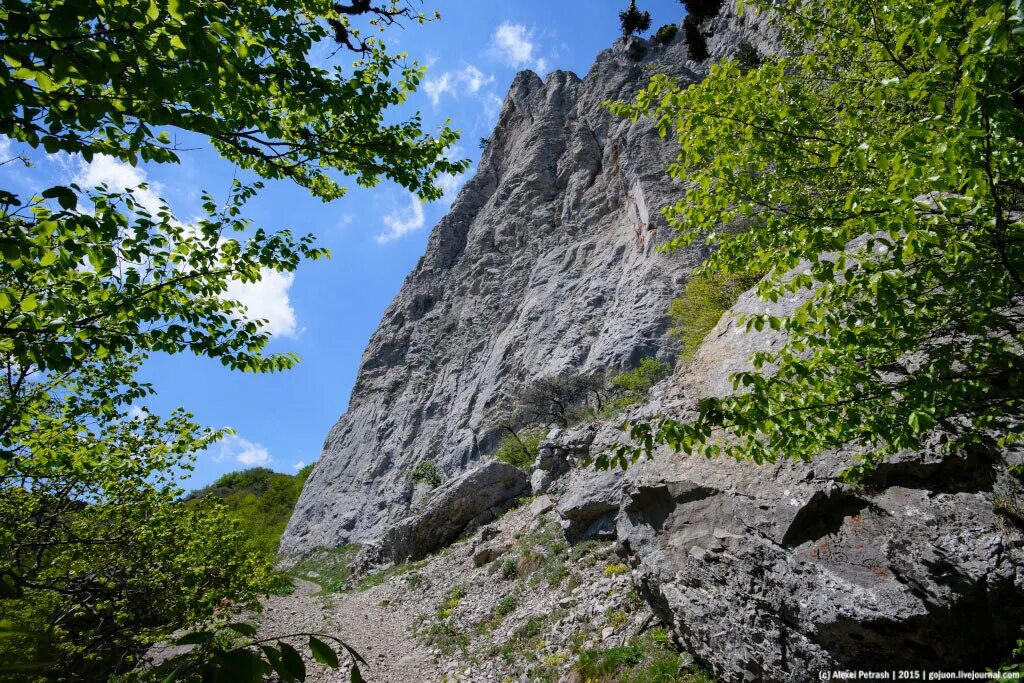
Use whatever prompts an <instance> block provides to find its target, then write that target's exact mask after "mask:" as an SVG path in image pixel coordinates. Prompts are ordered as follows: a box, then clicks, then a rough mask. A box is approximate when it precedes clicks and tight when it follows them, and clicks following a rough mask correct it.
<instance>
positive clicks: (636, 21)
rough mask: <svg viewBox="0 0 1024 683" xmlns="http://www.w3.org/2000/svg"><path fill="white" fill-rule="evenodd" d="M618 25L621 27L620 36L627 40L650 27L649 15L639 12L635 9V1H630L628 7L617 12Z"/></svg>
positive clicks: (648, 13)
mask: <svg viewBox="0 0 1024 683" xmlns="http://www.w3.org/2000/svg"><path fill="white" fill-rule="evenodd" d="M619 23H620V24H621V25H622V35H623V36H625V37H627V38H628V37H629V36H631V35H633V34H634V33H643V32H644V31H646V30H647V29H649V28H650V27H651V13H650V12H641V11H640V10H638V9H637V8H636V0H630V2H629V7H628V8H627V9H625V10H623V11H622V12H619Z"/></svg>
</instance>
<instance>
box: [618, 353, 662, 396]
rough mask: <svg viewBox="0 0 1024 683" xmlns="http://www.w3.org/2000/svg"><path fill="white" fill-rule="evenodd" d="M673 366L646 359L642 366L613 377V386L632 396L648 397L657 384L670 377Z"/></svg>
mask: <svg viewBox="0 0 1024 683" xmlns="http://www.w3.org/2000/svg"><path fill="white" fill-rule="evenodd" d="M671 372H672V366H670V365H669V364H668V363H662V362H661V361H659V360H658V359H656V358H644V359H643V360H642V361H640V365H638V366H637V367H636V368H634V369H632V370H629V371H627V372H622V373H619V374H618V375H615V376H614V377H612V386H613V387H615V388H616V389H619V390H620V391H624V392H627V393H631V394H639V395H646V394H647V392H648V391H650V390H651V387H653V386H654V385H655V384H657V383H658V382H660V381H661V380H663V379H664V378H666V377H668V376H669V374H670V373H671Z"/></svg>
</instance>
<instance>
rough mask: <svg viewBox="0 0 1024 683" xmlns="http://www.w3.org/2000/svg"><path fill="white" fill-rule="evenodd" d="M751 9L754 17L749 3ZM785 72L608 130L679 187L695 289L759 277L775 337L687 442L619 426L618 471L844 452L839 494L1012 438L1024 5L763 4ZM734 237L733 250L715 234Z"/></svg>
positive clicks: (726, 83)
mask: <svg viewBox="0 0 1024 683" xmlns="http://www.w3.org/2000/svg"><path fill="white" fill-rule="evenodd" d="M766 5H767V4H766ZM773 6H774V7H775V8H776V10H777V11H778V12H779V14H780V15H781V19H782V21H783V23H784V25H785V26H786V28H787V31H788V35H789V37H790V39H791V41H792V43H793V44H792V47H793V48H794V53H793V54H795V55H798V56H791V57H783V58H780V59H778V60H773V61H772V62H770V63H766V64H763V65H761V66H760V67H759V68H757V69H752V70H743V69H740V68H739V66H738V65H737V63H736V62H734V61H725V62H722V63H720V64H717V65H715V66H714V67H713V68H712V69H711V73H710V74H709V75H708V77H707V78H706V79H705V80H704V81H703V82H702V83H701V84H699V85H696V86H693V87H690V88H687V89H685V90H683V89H680V88H679V87H678V86H677V85H675V84H674V83H673V82H671V81H670V80H669V79H667V78H664V77H658V78H655V79H654V80H653V81H652V83H651V85H650V87H648V88H647V89H646V90H645V91H643V92H641V93H640V95H639V96H638V99H637V101H636V102H635V103H634V104H630V105H616V106H615V107H614V109H615V110H616V111H618V112H619V113H621V114H624V115H628V116H632V117H634V118H637V117H640V116H645V115H646V116H651V117H653V118H654V120H655V121H656V122H657V125H658V128H659V130H660V132H661V133H662V135H668V134H669V133H670V132H671V133H672V134H673V135H674V136H675V137H676V139H677V140H678V142H679V144H680V147H681V149H680V154H679V157H678V159H677V160H676V162H675V163H674V164H673V165H672V166H671V168H670V172H671V173H672V175H674V176H675V177H677V178H680V179H685V180H686V181H687V183H688V185H689V187H690V189H689V191H688V192H687V194H686V196H685V198H683V199H682V200H680V201H679V202H678V203H676V204H675V205H674V206H672V207H670V208H669V209H668V211H667V216H668V218H669V219H670V220H671V221H672V223H673V224H674V225H675V226H676V227H677V229H678V230H679V235H678V236H677V237H676V238H675V239H674V240H673V241H672V243H671V245H670V246H671V248H679V247H684V246H687V245H689V244H692V243H693V242H694V241H695V240H697V239H706V240H707V241H708V242H709V243H710V244H711V245H712V246H713V247H714V250H713V252H712V255H711V256H710V258H709V259H708V261H707V262H706V263H705V264H704V265H703V266H702V270H701V272H702V273H704V274H712V273H721V274H725V275H735V274H753V273H761V272H764V273H766V274H767V276H766V277H765V279H764V280H762V282H761V284H760V285H759V288H758V292H759V294H760V296H761V297H762V298H763V299H765V300H767V301H778V300H780V299H781V298H782V297H788V296H798V297H799V298H802V300H801V301H799V303H798V304H797V305H796V306H795V310H793V311H792V313H790V314H788V315H771V314H768V313H764V314H752V315H748V316H746V317H745V319H744V323H745V325H746V326H747V327H748V328H752V329H755V330H760V329H763V328H772V329H776V330H780V331H783V332H784V333H785V335H786V343H785V345H784V346H783V347H782V348H781V349H779V350H777V351H765V352H761V353H757V354H755V356H754V357H753V359H752V360H753V363H754V369H753V370H752V371H750V372H741V373H739V374H737V375H736V376H735V377H734V378H733V382H734V386H735V388H736V389H737V391H738V393H737V394H736V395H733V396H729V397H725V398H707V399H705V400H703V401H702V402H701V404H700V407H699V414H698V416H697V418H696V419H695V420H694V421H692V422H686V423H680V422H678V421H676V420H672V419H663V420H661V421H660V422H658V423H656V424H633V425H630V431H631V433H632V435H633V436H634V437H635V439H636V441H634V442H633V443H632V444H629V445H625V446H623V447H622V448H620V449H618V450H616V451H614V452H613V453H611V454H610V457H606V458H605V460H604V462H605V463H607V462H609V461H611V460H614V461H616V462H618V463H620V464H625V463H627V462H628V461H629V459H630V458H631V457H638V456H639V455H641V454H642V453H644V452H647V453H649V452H650V451H651V449H652V448H653V447H654V445H656V444H658V443H664V444H667V445H669V446H670V447H672V448H674V449H676V450H681V451H684V452H686V453H702V454H705V455H708V456H712V455H717V454H727V455H731V456H734V457H740V458H749V459H752V460H754V461H756V462H766V461H776V460H778V459H779V458H783V457H791V458H800V459H808V458H811V457H813V456H814V455H815V454H816V453H819V452H821V451H823V450H827V449H833V448H839V447H842V446H852V447H854V448H856V449H857V450H858V451H859V452H860V456H859V457H858V458H857V460H856V462H855V463H854V466H853V467H852V468H851V469H850V470H849V471H848V473H847V474H848V476H850V477H857V476H861V475H864V474H866V473H867V472H869V471H871V469H872V468H873V467H874V466H875V465H876V464H877V463H878V462H879V461H880V460H881V459H883V458H885V457H886V456H887V455H889V454H892V453H895V452H897V451H900V450H903V449H918V448H920V447H921V446H922V445H923V443H924V441H925V439H926V438H928V437H929V435H930V434H932V433H933V432H934V431H936V430H939V431H941V432H942V433H943V435H944V440H945V443H946V445H947V447H948V448H965V447H969V446H972V445H976V444H979V443H981V444H988V443H990V440H992V439H996V440H1001V441H1002V442H1003V443H1005V442H1006V441H1008V440H1014V439H1016V438H1018V437H1019V435H1020V432H1021V429H1022V426H1021V425H1022V424H1024V423H1022V422H1021V421H1020V420H1019V419H1018V418H1019V416H1020V413H1021V400H1022V393H1024V384H1022V381H1021V378H1022V377H1024V374H1022V373H1021V369H1022V365H1024V358H1022V349H1024V331H1022V324H1024V318H1022V313H1021V296H1022V294H1024V225H1022V222H1021V210H1022V209H1024V203H1022V197H1024V193H1022V190H1024V146H1022V140H1021V134H1022V131H1024V106H1022V104H1024V98H1022V95H1021V88H1022V85H1024V74H1022V71H1021V64H1024V7H1022V3H1021V0H1010V1H1007V2H1002V1H1000V2H991V1H989V0H902V1H901V2H896V3H889V4H886V5H879V4H877V3H870V2H849V3H840V2H834V1H832V0H810V1H807V0H801V1H799V2H798V1H796V0H793V1H792V2H781V3H774V4H773ZM737 217H746V218H748V219H750V221H751V222H750V229H749V230H747V231H746V232H740V233H736V234H730V233H723V232H722V231H720V230H719V226H720V225H722V224H728V223H730V222H731V221H733V220H734V219H736V218H737Z"/></svg>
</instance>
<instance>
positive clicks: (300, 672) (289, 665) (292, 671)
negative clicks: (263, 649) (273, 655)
mask: <svg viewBox="0 0 1024 683" xmlns="http://www.w3.org/2000/svg"><path fill="white" fill-rule="evenodd" d="M277 647H278V649H279V650H280V651H281V664H282V665H283V666H284V668H285V670H286V671H287V672H288V674H289V675H290V676H291V677H292V678H294V679H295V680H297V681H299V683H302V681H305V680H306V663H305V662H304V661H302V655H300V654H299V652H298V650H296V649H295V648H294V647H292V646H291V645H289V644H288V643H284V642H278V644H277Z"/></svg>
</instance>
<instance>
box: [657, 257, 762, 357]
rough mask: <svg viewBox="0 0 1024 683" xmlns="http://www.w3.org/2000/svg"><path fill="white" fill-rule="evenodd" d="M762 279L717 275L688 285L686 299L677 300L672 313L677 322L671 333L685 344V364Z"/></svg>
mask: <svg viewBox="0 0 1024 683" xmlns="http://www.w3.org/2000/svg"><path fill="white" fill-rule="evenodd" d="M759 279H760V277H758V276H756V275H745V276H737V277H733V278H728V277H725V276H722V275H719V274H717V273H716V274H710V275H699V276H697V277H694V278H693V279H691V280H690V281H689V282H687V283H686V288H685V289H684V290H683V294H682V296H680V297H678V298H676V299H674V300H673V301H672V304H671V305H670V306H669V309H668V314H669V316H671V317H672V319H673V320H675V325H674V326H673V327H672V330H671V332H672V333H673V334H674V335H675V336H676V337H678V338H679V340H680V341H682V343H683V350H682V353H681V354H680V356H681V358H682V360H684V361H688V360H692V359H693V357H694V355H695V354H696V353H697V348H698V347H699V346H700V344H701V342H702V341H704V337H705V336H707V334H708V332H710V331H711V329H712V328H713V327H714V326H715V325H716V324H717V323H718V321H719V319H720V318H721V317H722V315H723V314H724V313H725V312H726V311H727V310H729V308H731V307H732V305H733V304H734V303H736V299H738V298H739V296H740V294H742V293H743V292H745V291H746V290H748V289H750V288H751V287H753V286H754V285H755V284H757V281H758V280H759Z"/></svg>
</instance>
